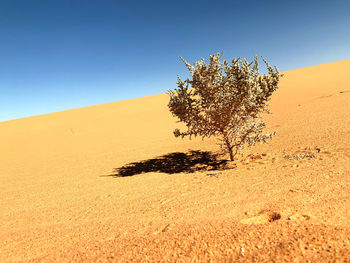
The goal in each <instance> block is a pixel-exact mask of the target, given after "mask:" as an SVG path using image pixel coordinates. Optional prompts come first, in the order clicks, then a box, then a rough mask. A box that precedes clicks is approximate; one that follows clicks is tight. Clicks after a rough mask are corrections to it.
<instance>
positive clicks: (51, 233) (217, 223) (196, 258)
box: [0, 60, 350, 262]
mask: <svg viewBox="0 0 350 263" xmlns="http://www.w3.org/2000/svg"><path fill="white" fill-rule="evenodd" d="M349 72H350V60H344V61H339V62H335V63H330V64H324V65H319V66H314V67H309V68H302V69H297V70H292V71H287V72H284V75H285V76H284V77H283V78H282V80H281V84H280V89H279V90H278V91H276V93H275V94H274V95H273V98H272V100H271V111H272V112H273V113H274V114H273V115H270V116H267V117H266V120H267V123H268V127H269V129H270V130H275V131H277V136H276V137H275V138H274V139H273V140H272V143H271V146H272V150H271V149H270V148H269V147H267V146H258V147H256V148H254V149H253V150H252V151H251V152H249V151H248V152H247V155H248V157H247V158H246V159H237V160H236V161H235V162H234V163H233V164H232V163H231V164H229V165H228V167H227V168H226V169H220V170H217V171H209V170H210V169H211V168H213V167H214V168H215V167H216V166H215V165H216V164H217V165H218V166H220V165H221V163H220V160H221V159H218V160H215V158H214V157H212V156H211V155H210V153H212V154H215V153H216V152H217V150H218V148H217V145H216V142H215V140H213V139H210V140H204V141H202V140H201V139H195V140H191V141H189V140H186V139H185V140H182V139H179V138H174V136H173V134H172V131H173V129H174V128H175V127H178V125H179V124H178V123H176V120H175V119H174V118H173V117H172V116H171V114H170V113H169V111H168V109H167V103H168V95H166V94H161V95H155V96H149V97H144V98H138V99H133V100H126V101H119V102H114V103H108V104H102V105H96V106H91V107H86V108H79V109H74V110H69V111H63V112H57V113H52V114H46V115H40V116H34V117H29V118H24V119H18V120H12V121H6V122H0V145H1V147H0V160H1V163H0V183H1V184H0V187H1V191H0V211H1V213H0V221H1V225H0V262H18V261H22V262H23V261H24V262H72V261H74V262H75V261H79V262H80V261H94V262H95V261H100V262H105V261H111V262H115V261H121V262H125V261H139V262H148V261H149V262H160V261H163V262H174V261H179V262H203V261H204V262H210V261H212V262H217V261H220V262H221V261H239V262H250V261H257V262H264V261H266V262H271V261H275V262H281V261H286V262H291V261H293V262H306V261H307V260H310V261H312V262H322V261H324V262H329V261H348V262H349V261H350V252H349V251H350V235H349V234H350V223H349V218H350V199H349V196H350V84H349ZM208 153H209V154H208ZM203 157H204V160H205V161H201V160H203ZM201 158H202V159H201ZM220 158H222V157H220ZM208 160H209V161H210V162H211V163H210V164H211V166H210V165H209V166H207V164H208V162H209V161H208ZM131 163H133V164H131ZM128 164H129V166H128ZM213 165H214V166H213ZM121 167H124V170H121V169H119V170H115V168H121ZM116 171H119V172H120V171H125V173H124V175H125V176H122V177H118V176H115V175H116Z"/></svg>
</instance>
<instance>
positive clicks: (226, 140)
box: [225, 138, 233, 161]
mask: <svg viewBox="0 0 350 263" xmlns="http://www.w3.org/2000/svg"><path fill="white" fill-rule="evenodd" d="M225 144H226V148H227V150H228V153H229V154H230V160H231V161H233V151H232V146H231V143H230V141H229V139H227V138H225Z"/></svg>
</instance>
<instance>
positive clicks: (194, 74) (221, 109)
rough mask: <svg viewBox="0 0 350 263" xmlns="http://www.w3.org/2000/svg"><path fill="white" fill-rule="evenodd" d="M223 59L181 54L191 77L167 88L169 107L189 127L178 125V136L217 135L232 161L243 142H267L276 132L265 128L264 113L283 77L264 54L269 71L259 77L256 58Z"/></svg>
mask: <svg viewBox="0 0 350 263" xmlns="http://www.w3.org/2000/svg"><path fill="white" fill-rule="evenodd" d="M221 57H222V53H221V54H219V53H217V54H216V55H215V54H214V55H211V56H210V61H209V63H208V64H206V63H205V61H204V59H202V60H201V61H198V62H195V63H194V66H192V65H191V64H189V63H188V62H187V61H186V60H184V59H183V58H182V57H180V58H181V60H182V61H183V62H184V63H185V65H186V67H187V68H188V70H189V71H190V74H191V79H186V80H185V81H182V80H181V79H180V77H179V76H178V82H177V85H178V87H177V88H175V90H174V91H172V90H169V91H168V94H169V95H170V101H169V104H168V107H169V110H170V112H171V113H172V114H173V116H175V117H177V118H178V119H179V121H180V122H184V123H185V124H186V127H187V130H186V131H180V130H179V129H176V130H175V131H174V135H175V136H176V137H179V136H181V137H182V138H184V137H185V136H189V138H190V139H191V137H192V136H201V137H202V138H205V137H211V136H215V137H217V138H218V139H219V141H220V143H219V145H220V146H221V149H222V150H223V152H224V153H228V154H229V155H230V159H231V160H234V157H235V156H236V155H237V154H241V153H242V150H243V149H244V147H245V146H249V147H251V146H253V145H255V144H256V143H257V142H261V143H268V140H269V139H271V138H272V136H273V135H275V132H272V133H270V132H266V131H265V127H266V124H265V123H264V121H263V119H262V117H261V114H262V113H271V112H270V111H269V110H268V106H269V104H268V103H267V102H268V101H269V100H270V97H271V95H272V93H273V92H274V91H275V90H276V89H277V88H278V84H279V80H280V77H281V76H282V75H281V74H280V73H279V71H278V69H277V68H276V67H272V66H270V64H269V63H268V62H267V61H266V60H265V59H264V58H262V60H263V61H264V63H265V64H266V67H267V74H265V75H260V74H259V61H258V58H257V57H256V56H255V59H254V61H253V62H250V63H249V62H248V61H247V60H246V59H240V58H234V59H233V60H232V63H231V65H230V64H229V63H228V62H227V61H226V60H223V61H222V62H221V61H220V58H221ZM189 85H190V86H191V87H189Z"/></svg>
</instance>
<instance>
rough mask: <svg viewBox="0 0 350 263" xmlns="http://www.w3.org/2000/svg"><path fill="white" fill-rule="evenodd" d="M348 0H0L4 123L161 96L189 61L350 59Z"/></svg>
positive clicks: (281, 63) (0, 112)
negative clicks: (220, 56) (220, 57)
mask: <svg viewBox="0 0 350 263" xmlns="http://www.w3.org/2000/svg"><path fill="white" fill-rule="evenodd" d="M349 13H350V1H348V0H344V1H337V0H334V1H325V0H318V1H313V0H308V1H298V0H297V1H280V0H278V1H277V0H276V1H269V0H266V1H261V0H259V1H258V0H257V1H253V0H251V1H248V0H241V1H235V0H227V1H220V0H216V1H213V0H210V1H209V0H201V1H189V0H185V1H183V0H177V1H166V0H161V1H152V0H149V1H145V0H140V1H132V0H129V1H128V0H120V1H117V0H115V1H107V0H98V1H97V0H94V1H89V0H80V1H79V0H57V1H55V0H49V1H48V0H43V1H36V0H0V121H4V120H9V119H15V118H22V117H26V116H31V115H37V114H43V113H49V112H55V111H60V110H66V109H72V108H77V107H83V106H89V105H94V104H100V103H106V102H112V101H118V100H124V99H130V98H136V97H142V96H147V95H153V94H159V93H164V92H166V91H167V90H168V89H173V88H175V87H176V77H177V75H178V74H179V75H180V76H181V77H182V78H187V77H188V76H189V75H188V72H187V69H186V68H185V66H184V65H183V63H182V62H181V60H180V59H179V56H182V57H184V58H185V59H186V60H188V61H189V62H191V63H192V62H194V61H196V60H199V59H200V58H202V57H204V58H206V59H207V58H208V56H209V54H212V53H216V52H221V51H224V58H225V59H229V60H230V59H232V58H233V57H245V58H248V59H251V58H252V56H254V55H255V54H257V55H262V56H264V57H265V58H266V59H267V60H268V61H270V62H271V63H272V64H274V65H276V66H277V67H278V68H279V69H280V70H281V71H284V70H290V69H295V68H300V67H307V66H312V65H317V64H323V63H328V62H333V61H338V60H343V59H349V58H350V15H349Z"/></svg>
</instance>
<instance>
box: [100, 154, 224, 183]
mask: <svg viewBox="0 0 350 263" xmlns="http://www.w3.org/2000/svg"><path fill="white" fill-rule="evenodd" d="M227 162H228V161H227V160H218V154H213V153H211V152H206V151H190V152H188V153H183V152H174V153H169V154H166V155H163V156H160V157H157V158H154V159H148V160H143V161H140V162H133V163H129V164H126V165H124V166H122V167H120V168H115V169H114V170H113V173H112V174H110V175H107V176H112V177H126V176H133V175H136V174H142V173H149V172H159V173H167V174H175V173H193V172H195V171H214V170H225V169H228V168H227Z"/></svg>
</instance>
